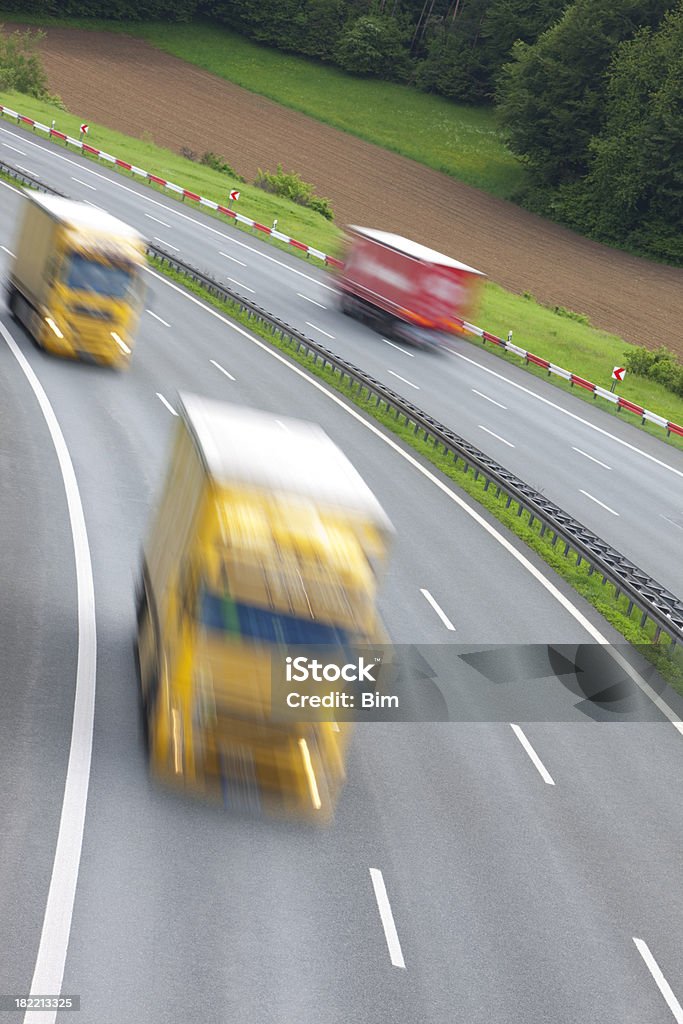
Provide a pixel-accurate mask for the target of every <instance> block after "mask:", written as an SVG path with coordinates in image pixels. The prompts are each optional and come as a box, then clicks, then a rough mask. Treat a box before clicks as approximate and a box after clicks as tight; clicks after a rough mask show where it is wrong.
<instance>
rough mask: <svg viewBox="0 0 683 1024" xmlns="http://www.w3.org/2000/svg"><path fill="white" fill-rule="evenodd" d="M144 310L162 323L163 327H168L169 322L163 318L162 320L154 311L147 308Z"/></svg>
mask: <svg viewBox="0 0 683 1024" xmlns="http://www.w3.org/2000/svg"><path fill="white" fill-rule="evenodd" d="M145 312H147V313H149V315H150V316H153V317H154V319H155V320H158V321H159V323H160V324H163V325H164V327H170V326H171V325H170V324H169V323H166V321H165V320H162V319H161V317H160V316H157V314H156V313H153V312H152V310H151V309H148V310H146V311H145Z"/></svg>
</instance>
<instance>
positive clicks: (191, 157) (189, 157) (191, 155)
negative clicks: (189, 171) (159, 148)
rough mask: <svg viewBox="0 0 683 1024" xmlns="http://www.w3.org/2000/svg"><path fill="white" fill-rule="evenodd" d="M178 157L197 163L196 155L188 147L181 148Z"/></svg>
mask: <svg viewBox="0 0 683 1024" xmlns="http://www.w3.org/2000/svg"><path fill="white" fill-rule="evenodd" d="M180 155H181V156H184V157H185V159H186V160H192V161H193V162H194V163H196V162H197V154H196V153H195V151H194V150H193V149H190V147H189V146H181V147H180Z"/></svg>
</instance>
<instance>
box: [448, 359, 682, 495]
mask: <svg viewBox="0 0 683 1024" xmlns="http://www.w3.org/2000/svg"><path fill="white" fill-rule="evenodd" d="M449 352H450V353H451V355H453V356H457V357H458V359H464V360H465V362H466V363H471V364H472V366H476V367H477V369H479V370H483V371H484V373H489V374H491V376H492V377H497V378H498V380H503V381H505V383H506V384H510V385H511V386H512V387H513V388H517V390H518V391H523V392H524V393H525V394H526V395H530V396H531V397H532V398H535V399H536V400H537V401H539V402H542V403H543V405H548V406H550V408H551V409H555V410H556V412H559V413H562V415H563V416H569V418H570V419H572V420H576V422H577V423H583V425H584V426H585V427H590V429H591V430H595V431H597V433H598V434H602V436H603V437H609V439H610V441H616V443H617V444H620V445H623V447H624V448H628V449H630V451H632V452H636V454H637V455H642V456H643V458H645V459H649V460H650V462H654V463H656V465H658V466H661V467H662V469H668V470H669V472H670V473H676V475H677V476H680V477H683V470H680V469H675V468H674V467H673V466H670V465H669V464H668V462H662V460H661V459H657V458H655V456H654V455H650V453H649V452H644V451H643V449H642V448H637V447H636V445H634V444H629V442H628V441H624V440H622V438H620V437H617V436H616V434H610V432H609V430H605V429H604V428H603V427H598V426H596V424H595V423H591V422H590V420H585V419H584V418H583V416H577V414H576V413H575V412H570V411H569V409H563V408H562V406H561V405H557V403H556V402H551V401H550V399H549V398H544V397H543V395H539V394H537V393H536V392H535V391H532V390H531V388H526V387H524V385H523V384H518V383H517V381H514V380H510V378H509V377H506V376H505V375H504V374H502V373H498V372H497V371H496V370H492V369H491V368H490V367H488V366H484V365H483V364H482V363H478V362H477V360H476V359H471V358H470V356H465V355H463V354H462V352H454V351H453V349H449Z"/></svg>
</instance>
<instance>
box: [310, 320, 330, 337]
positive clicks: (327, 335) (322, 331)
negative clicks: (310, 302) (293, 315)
mask: <svg viewBox="0 0 683 1024" xmlns="http://www.w3.org/2000/svg"><path fill="white" fill-rule="evenodd" d="M306 326H307V327H312V328H313V330H314V331H320V333H321V334H324V335H325V337H326V338H331V339H332V341H334V334H328V333H327V331H324V330H323V329H322V327H316V325H315V324H310V323H309V322H308V320H307V321H306Z"/></svg>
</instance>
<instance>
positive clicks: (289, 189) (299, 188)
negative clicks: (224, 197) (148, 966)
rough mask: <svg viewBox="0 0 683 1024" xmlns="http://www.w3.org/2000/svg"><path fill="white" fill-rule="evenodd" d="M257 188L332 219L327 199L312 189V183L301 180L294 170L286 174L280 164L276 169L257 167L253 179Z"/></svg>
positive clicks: (332, 215)
mask: <svg viewBox="0 0 683 1024" xmlns="http://www.w3.org/2000/svg"><path fill="white" fill-rule="evenodd" d="M254 184H255V185H256V187H257V188H262V189H263V191H264V192H272V193H273V194H274V195H276V196H282V197H283V198H284V199H289V200H291V201H292V202H293V203H298V204H299V206H308V207H309V208H310V209H311V210H315V211H316V213H319V214H321V215H322V216H323V217H324V218H325V219H326V220H334V214H333V212H332V207H331V206H330V202H329V200H328V199H321V198H320V197H319V196H316V194H315V192H314V191H313V185H309V184H308V182H306V181H303V180H302V179H301V178H300V177H299V175H298V174H295V173H294V172H292V173H290V174H287V173H286V172H285V171H283V170H282V164H278V165H277V171H276V172H275V174H273V173H272V172H271V171H262V170H261V168H260V167H259V170H258V174H257V175H256V178H255V179H254Z"/></svg>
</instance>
